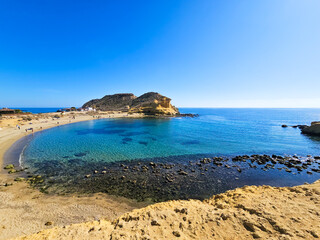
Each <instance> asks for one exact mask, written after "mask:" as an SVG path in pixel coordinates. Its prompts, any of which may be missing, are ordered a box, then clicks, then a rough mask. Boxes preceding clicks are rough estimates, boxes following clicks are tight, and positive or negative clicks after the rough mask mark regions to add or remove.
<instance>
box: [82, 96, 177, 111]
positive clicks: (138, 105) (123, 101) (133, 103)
mask: <svg viewBox="0 0 320 240" xmlns="http://www.w3.org/2000/svg"><path fill="white" fill-rule="evenodd" d="M82 107H83V108H88V107H91V108H94V109H96V110H99V111H121V112H128V113H143V114H147V115H170V116H173V115H177V114H179V110H178V109H177V108H176V107H174V106H173V105H172V104H171V99H170V98H168V97H165V96H163V95H161V94H159V93H156V92H148V93H145V94H143V95H141V96H140V97H136V96H135V95H134V94H132V93H121V94H113V95H106V96H104V97H103V98H101V99H93V100H90V101H89V102H87V103H85V104H84V105H83V106H82Z"/></svg>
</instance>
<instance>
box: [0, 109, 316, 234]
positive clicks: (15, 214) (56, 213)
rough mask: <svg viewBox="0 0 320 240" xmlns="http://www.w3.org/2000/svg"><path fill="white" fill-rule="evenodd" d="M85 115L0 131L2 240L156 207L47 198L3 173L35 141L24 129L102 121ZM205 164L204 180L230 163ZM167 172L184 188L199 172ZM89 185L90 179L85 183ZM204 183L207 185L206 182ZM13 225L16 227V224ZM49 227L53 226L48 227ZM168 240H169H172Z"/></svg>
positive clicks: (101, 198)
mask: <svg viewBox="0 0 320 240" xmlns="http://www.w3.org/2000/svg"><path fill="white" fill-rule="evenodd" d="M49 115H50V114H49ZM51 115H54V113H52V114H51ZM81 115H82V116H77V119H73V120H72V119H70V118H71V117H72V116H73V115H71V114H66V115H65V116H64V117H63V118H61V119H59V120H46V122H41V121H43V120H44V119H40V120H36V121H37V122H36V121H35V122H36V123H33V124H28V122H26V123H25V124H24V125H23V127H22V128H21V130H20V131H19V130H17V129H16V128H15V127H14V124H13V126H11V127H9V128H7V129H2V130H0V164H1V165H3V166H2V171H1V172H0V200H2V202H3V206H4V207H3V208H2V209H0V239H1V240H2V239H8V238H13V237H18V236H21V235H29V234H33V233H35V232H38V231H39V230H43V229H47V228H52V227H58V228H61V227H62V226H65V225H70V224H78V223H82V222H90V221H93V220H98V219H99V220H101V221H105V220H106V221H107V222H109V221H110V222H111V221H112V220H114V219H117V217H119V216H121V215H122V214H124V213H126V212H130V211H132V210H134V209H137V208H138V209H139V208H143V207H146V206H147V205H149V204H150V203H151V202H146V201H143V202H137V201H136V200H132V199H131V198H127V197H126V196H124V197H121V196H120V197H117V196H114V195H108V194H105V193H66V194H65V195H63V194H61V195H59V194H58V195H56V194H44V193H42V192H40V191H39V188H35V187H34V186H31V185H30V184H28V183H27V182H14V181H13V178H14V177H16V176H18V175H16V174H8V173H7V172H6V171H4V170H3V167H4V164H5V162H4V154H5V153H7V151H8V150H9V149H10V148H12V146H13V145H14V144H15V143H17V142H18V141H19V140H20V139H23V137H26V136H32V133H31V132H29V133H26V132H25V131H24V129H25V128H29V127H30V126H31V125H32V127H33V128H34V134H39V132H40V131H42V130H43V131H45V130H47V129H50V128H53V127H58V126H61V125H66V124H72V123H77V122H82V121H90V120H97V119H98V118H93V117H92V115H89V114H81ZM95 115H98V114H95ZM100 116H101V119H103V118H111V119H115V118H122V117H124V118H126V117H129V118H141V117H147V118H148V117H150V116H143V115H137V116H135V115H134V116H132V115H129V116H128V115H127V114H126V113H124V114H106V115H100ZM50 118H51V117H50ZM57 121H59V125H57ZM31 122H32V121H31ZM41 124H43V125H44V124H46V125H45V126H41V127H42V129H40V125H41ZM0 127H1V126H0ZM6 130H7V131H6ZM10 132H11V133H12V135H10V134H9V135H8V133H10ZM2 143H11V144H2ZM1 151H2V153H1ZM1 154H2V155H1ZM239 157H240V158H239ZM261 157H262V158H261ZM276 158H277V157H276ZM245 159H247V158H246V157H245V158H243V156H242V157H241V156H238V158H236V159H235V164H242V162H243V161H244V160H245ZM209 160H210V161H209ZM273 160H275V159H267V160H266V159H265V157H264V156H263V155H261V156H259V155H257V158H256V159H255V161H256V162H259V161H263V162H264V163H263V164H264V165H265V164H266V163H268V162H269V163H270V162H271V161H273ZM200 161H201V162H194V163H192V166H193V168H194V170H195V171H196V173H199V174H201V173H202V172H203V169H202V168H206V166H209V164H211V165H212V164H215V165H216V166H215V167H214V169H222V167H220V166H223V169H224V168H225V167H227V164H226V163H228V162H225V161H224V160H223V159H222V160H221V159H214V161H212V160H211V159H209V158H208V159H206V158H204V159H201V160H200ZM237 162H238V163H237ZM248 163H249V162H248ZM124 164H126V163H124ZM149 164H151V162H149V163H148V167H149V170H147V172H149V171H150V174H152V171H153V170H155V171H158V167H160V166H161V163H157V162H155V161H152V165H150V166H149ZM155 164H156V165H155ZM199 164H201V165H199ZM222 164H223V165H222ZM122 165H123V164H122ZM249 165H250V164H249ZM259 165H260V164H259ZM267 165H268V164H267ZM138 166H140V164H139V163H138V165H137V166H136V165H132V166H129V164H128V166H127V165H125V166H122V167H121V168H119V169H121V171H122V170H123V171H124V170H126V169H128V167H129V171H131V170H130V169H132V170H133V169H137V167H138ZM140 167H143V165H141V166H140ZM162 167H163V168H164V169H165V170H164V171H165V174H164V176H166V175H167V173H166V171H167V170H168V169H169V170H168V171H171V170H170V169H172V170H174V172H175V173H176V175H175V177H177V176H178V177H179V178H180V179H181V181H182V182H184V183H186V182H185V181H186V179H187V177H186V176H189V177H190V176H191V175H192V174H195V173H194V172H189V171H188V170H187V169H184V171H182V172H181V169H180V166H179V165H178V164H177V165H176V166H174V165H173V166H169V167H170V168H167V167H168V166H165V165H164V166H162ZM230 167H231V164H230ZM238 167H239V165H238ZM122 168H123V169H122ZM197 168H198V169H197ZM228 168H229V167H228ZM268 168H269V167H268ZM117 169H118V167H117ZM179 169H180V170H179ZM143 170H145V169H143ZM268 170H270V171H272V170H271V169H268ZM134 171H136V170H134ZM160 171H161V170H160ZM198 171H199V172H198ZM205 171H207V170H205ZM233 171H234V172H235V174H238V171H239V170H238V168H234V170H233ZM92 172H93V169H92ZM125 172H128V171H125ZM22 173H24V172H22ZM18 174H19V173H18ZM135 174H138V175H140V174H141V173H139V171H137V172H136V173H135ZM170 174H171V173H170ZM186 174H187V175H186ZM288 174H289V173H288ZM124 175H125V174H124ZM143 175H146V174H143ZM149 176H150V175H149ZM152 176H153V174H152ZM235 176H236V175H234V176H233V177H235ZM120 177H122V176H120ZM129 177H130V176H126V178H129ZM171 178H172V175H170V177H169V178H165V181H167V182H169V185H171V180H172V179H171ZM89 179H90V178H89ZM89 179H87V178H86V181H87V180H89ZM230 180H231V179H230ZM112 181H113V182H114V181H115V180H114V179H112ZM119 181H121V179H119ZM203 181H205V178H204V179H203ZM4 182H9V183H13V186H8V187H5V186H3V185H2V183H4ZM84 184H85V185H87V184H88V183H87V182H84ZM151 185H152V184H151ZM313 185H314V184H310V186H313ZM252 187H253V188H261V187H255V186H252ZM270 188H274V187H270ZM238 189H242V188H237V189H235V190H234V191H238ZM275 189H277V188H275ZM284 189H290V187H285V188H284ZM131 190H132V189H131ZM131 190H130V192H131ZM170 191H171V190H170ZM232 191H233V190H232ZM223 192H224V191H223ZM228 192H229V191H228ZM165 195H166V194H165ZM219 195H221V194H219ZM188 199H189V198H188ZM181 201H183V200H176V201H173V202H181ZM184 201H186V200H184ZM187 201H191V202H192V201H198V200H187ZM205 201H208V200H204V201H203V202H205ZM200 202H201V201H200ZM167 203H168V202H163V205H164V206H166V205H167ZM160 204H161V203H160ZM153 206H158V205H157V204H156V205H154V204H153V205H152V206H151V208H153ZM186 207H187V206H186ZM139 211H140V210H136V211H134V212H133V213H135V212H139ZM141 213H142V214H143V213H144V209H142V210H141ZM127 214H129V215H130V214H132V212H130V213H127ZM120 218H121V217H120ZM14 219H15V221H16V222H14V221H13V220H14ZM101 221H100V222H101ZM114 221H115V220H114ZM13 222H14V223H13ZM48 222H49V223H51V224H48V225H47V223H48ZM108 224H109V223H108ZM71 226H74V225H71ZM79 226H81V224H79ZM89 232H90V231H89ZM168 237H169V238H170V236H168Z"/></svg>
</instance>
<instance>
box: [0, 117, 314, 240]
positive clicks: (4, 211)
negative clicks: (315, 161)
mask: <svg viewBox="0 0 320 240" xmlns="http://www.w3.org/2000/svg"><path fill="white" fill-rule="evenodd" d="M46 117H47V116H45V117H44V118H40V119H39V120H32V121H31V122H32V124H29V123H30V121H23V122H21V121H20V122H19V123H20V125H21V123H22V124H24V125H21V129H20V130H18V129H16V127H15V126H16V124H17V122H18V120H19V119H18V118H15V119H5V120H2V122H1V123H0V124H1V125H0V128H2V130H0V159H1V160H2V157H3V153H4V152H5V151H6V150H7V149H8V148H9V147H10V146H11V145H12V144H13V143H14V142H15V141H16V140H17V139H19V138H21V137H22V136H24V135H26V133H25V131H24V129H25V128H30V127H33V128H34V130H35V131H38V130H40V127H42V128H43V129H45V128H49V127H53V126H57V121H59V125H61V124H67V123H70V121H71V122H75V121H85V120H91V119H94V118H93V117H92V116H90V115H88V114H83V115H79V116H78V115H77V116H76V119H72V117H73V115H70V114H67V115H65V116H64V117H62V118H61V119H59V120H52V117H49V118H46ZM101 117H126V114H104V115H101ZM137 117H139V116H137ZM8 124H10V126H8ZM1 163H2V162H0V164H1ZM13 179H14V175H13V174H10V175H9V174H7V173H6V172H5V171H2V172H1V173H0V185H1V186H0V239H11V238H15V237H18V238H17V239H226V240H227V239H259V238H260V239H317V238H319V237H320V180H318V181H317V182H315V183H313V184H306V185H302V186H296V187H285V188H276V187H269V186H261V187H257V186H249V187H243V188H238V189H235V190H231V191H228V192H226V193H223V194H219V195H215V196H213V197H212V198H210V199H208V200H205V201H198V200H188V201H182V200H181V201H168V202H163V203H158V204H154V205H150V206H147V207H146V204H145V203H137V202H134V201H130V200H128V199H125V198H120V197H113V196H108V195H106V194H94V195H91V196H76V195H72V196H56V195H54V196H52V195H46V194H42V193H40V192H39V191H37V190H35V189H32V188H30V187H29V185H27V184H26V183H24V182H19V183H18V182H14V181H13ZM5 183H13V185H12V186H8V187H5V186H3V185H4V184H5ZM47 222H51V223H52V225H49V226H46V225H45V224H46V223H47ZM39 231H40V232H39ZM30 234H31V235H30ZM19 236H20V237H19Z"/></svg>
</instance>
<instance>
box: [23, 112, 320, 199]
mask: <svg viewBox="0 0 320 240" xmlns="http://www.w3.org/2000/svg"><path fill="white" fill-rule="evenodd" d="M182 112H185V113H190V112H191V113H197V114H199V117H196V118H189V117H184V118H158V119H155V118H145V119H100V120H92V121H86V122H80V123H74V124H69V125H64V126H59V127H55V128H52V129H48V130H44V131H42V132H38V133H35V134H34V135H29V136H28V138H26V140H28V142H27V145H25V143H24V141H22V142H21V144H20V145H21V146H25V148H24V151H23V152H22V154H21V159H20V160H21V161H22V164H23V166H24V167H29V169H28V170H27V171H28V172H29V173H28V174H29V175H30V174H31V175H40V176H41V178H40V180H41V181H36V182H35V183H34V185H35V186H36V187H38V188H39V189H40V190H42V191H44V192H48V193H73V192H77V193H94V192H105V193H108V194H112V195H119V196H124V197H128V198H132V199H137V200H138V201H144V200H146V199H152V200H153V201H155V202H158V201H165V200H170V199H189V198H196V199H205V198H208V197H210V196H212V194H217V193H221V192H224V191H226V190H229V189H234V188H236V187H241V186H244V185H252V184H254V185H263V184H267V185H271V186H279V187H280V186H294V185H299V184H303V183H304V182H310V183H311V182H314V181H315V180H317V179H319V178H320V160H318V158H313V157H308V155H312V156H320V138H318V137H309V136H306V135H303V134H301V133H300V130H299V129H298V128H292V127H288V128H282V127H281V125H282V124H287V125H289V126H291V125H298V124H310V122H311V121H315V120H319V119H320V109H182ZM245 154H247V155H252V154H260V156H255V155H253V156H251V157H249V156H248V157H246V158H245V159H246V160H243V159H240V160H237V159H234V158H233V159H232V157H234V156H235V155H242V156H243V155H245ZM261 154H267V155H269V156H270V155H272V154H276V155H280V156H274V157H272V159H271V158H270V157H267V156H261ZM295 154H296V155H297V156H298V158H297V157H295V156H293V155H295ZM216 156H221V158H216ZM281 156H290V157H287V158H281ZM203 158H207V160H206V161H208V159H209V158H210V159H209V161H208V162H204V161H203ZM263 159H267V161H263ZM281 159H285V160H281ZM297 159H298V160H297ZM37 179H38V178H37ZM38 180H39V179H38ZM42 180H43V181H42Z"/></svg>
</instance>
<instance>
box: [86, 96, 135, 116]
mask: <svg viewBox="0 0 320 240" xmlns="http://www.w3.org/2000/svg"><path fill="white" fill-rule="evenodd" d="M136 98H137V97H136V96H135V95H133V94H132V93H120V94H114V95H106V96H104V97H103V98H101V99H93V100H90V101H89V102H87V103H85V104H84V105H83V106H82V108H87V107H92V108H95V109H97V110H100V111H122V112H126V111H128V110H129V108H130V105H131V104H132V101H133V100H134V99H136Z"/></svg>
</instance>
